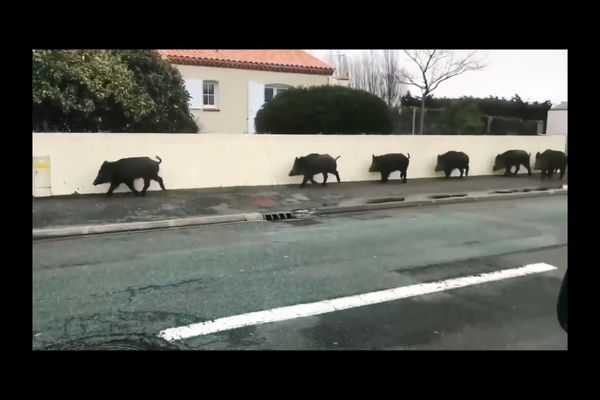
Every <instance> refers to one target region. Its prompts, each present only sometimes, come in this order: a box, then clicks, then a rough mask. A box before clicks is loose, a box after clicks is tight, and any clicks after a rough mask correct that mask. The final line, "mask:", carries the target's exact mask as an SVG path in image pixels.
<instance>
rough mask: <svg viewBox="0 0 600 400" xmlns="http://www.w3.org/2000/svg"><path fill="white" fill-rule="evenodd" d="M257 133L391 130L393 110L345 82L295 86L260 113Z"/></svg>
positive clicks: (335, 132)
mask: <svg viewBox="0 0 600 400" xmlns="http://www.w3.org/2000/svg"><path fill="white" fill-rule="evenodd" d="M255 126H256V132H257V133H271V134H316V133H322V134H325V135H328V134H329V135H331V134H351V135H352V134H362V133H365V134H389V133H391V132H392V128H393V121H392V114H391V112H390V109H389V108H388V106H387V104H386V103H385V102H384V101H383V100H381V99H380V98H379V97H377V96H375V95H373V94H371V93H368V92H365V91H362V90H358V89H351V88H346V87H341V86H313V87H309V88H304V87H301V88H293V89H289V90H286V91H284V92H283V93H280V94H278V95H277V96H276V97H275V98H274V99H272V100H271V101H269V102H268V103H266V104H264V105H263V107H262V108H261V109H260V110H259V111H258V113H257V114H256V119H255Z"/></svg>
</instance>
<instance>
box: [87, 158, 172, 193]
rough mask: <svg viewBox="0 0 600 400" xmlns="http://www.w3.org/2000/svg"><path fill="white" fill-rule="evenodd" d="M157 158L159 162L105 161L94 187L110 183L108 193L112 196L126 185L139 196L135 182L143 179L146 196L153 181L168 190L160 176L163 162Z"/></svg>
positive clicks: (128, 159)
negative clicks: (120, 186) (160, 167)
mask: <svg viewBox="0 0 600 400" xmlns="http://www.w3.org/2000/svg"><path fill="white" fill-rule="evenodd" d="M156 158H157V159H158V162H157V161H154V160H153V159H151V158H149V157H131V158H122V159H120V160H118V161H112V162H109V161H104V163H103V164H102V166H101V167H100V171H98V176H97V177H96V179H95V180H94V186H96V185H98V184H101V183H109V182H110V188H109V189H108V193H106V194H107V195H109V196H110V195H112V192H113V191H114V190H115V189H116V188H117V187H118V186H119V185H120V184H121V183H124V184H126V185H127V187H129V189H131V191H132V192H133V193H134V194H135V195H136V196H137V195H138V191H137V190H135V187H134V186H133V182H134V181H135V180H136V179H137V178H142V179H144V188H143V189H142V195H144V194H146V190H148V186H150V180H152V179H153V180H155V181H157V182H158V184H159V185H160V188H161V189H162V190H166V189H165V185H164V184H163V180H162V178H161V177H160V176H158V168H159V167H158V165H159V164H160V163H161V162H162V160H161V159H160V157H159V156H156Z"/></svg>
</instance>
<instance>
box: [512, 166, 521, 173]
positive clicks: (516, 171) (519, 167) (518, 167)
mask: <svg viewBox="0 0 600 400" xmlns="http://www.w3.org/2000/svg"><path fill="white" fill-rule="evenodd" d="M520 169H521V164H517V169H515V173H514V174H513V175H517V174H518V173H519V170H520Z"/></svg>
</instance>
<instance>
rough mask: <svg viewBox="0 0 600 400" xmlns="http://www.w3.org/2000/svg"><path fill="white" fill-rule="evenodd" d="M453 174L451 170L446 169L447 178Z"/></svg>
mask: <svg viewBox="0 0 600 400" xmlns="http://www.w3.org/2000/svg"><path fill="white" fill-rule="evenodd" d="M451 173H452V170H451V169H445V170H444V174H445V175H446V178H450V174H451Z"/></svg>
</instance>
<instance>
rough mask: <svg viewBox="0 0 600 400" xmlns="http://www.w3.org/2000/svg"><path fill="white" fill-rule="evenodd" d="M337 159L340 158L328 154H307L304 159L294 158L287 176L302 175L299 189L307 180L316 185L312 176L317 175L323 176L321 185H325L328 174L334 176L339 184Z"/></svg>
mask: <svg viewBox="0 0 600 400" xmlns="http://www.w3.org/2000/svg"><path fill="white" fill-rule="evenodd" d="M338 158H340V156H337V157H336V158H333V157H331V156H330V155H329V154H316V153H312V154H309V155H307V156H305V157H296V160H295V161H294V166H293V167H292V170H291V171H290V173H289V176H295V175H303V176H304V179H302V185H300V187H304V185H306V182H308V181H309V180H310V181H311V182H312V183H317V182H315V180H314V178H313V176H314V175H315V174H319V173H322V174H323V185H325V184H326V183H327V174H328V173H331V174H334V175H335V177H336V178H337V181H338V182H340V175H339V174H338V172H337V163H336V160H337V159H338Z"/></svg>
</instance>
